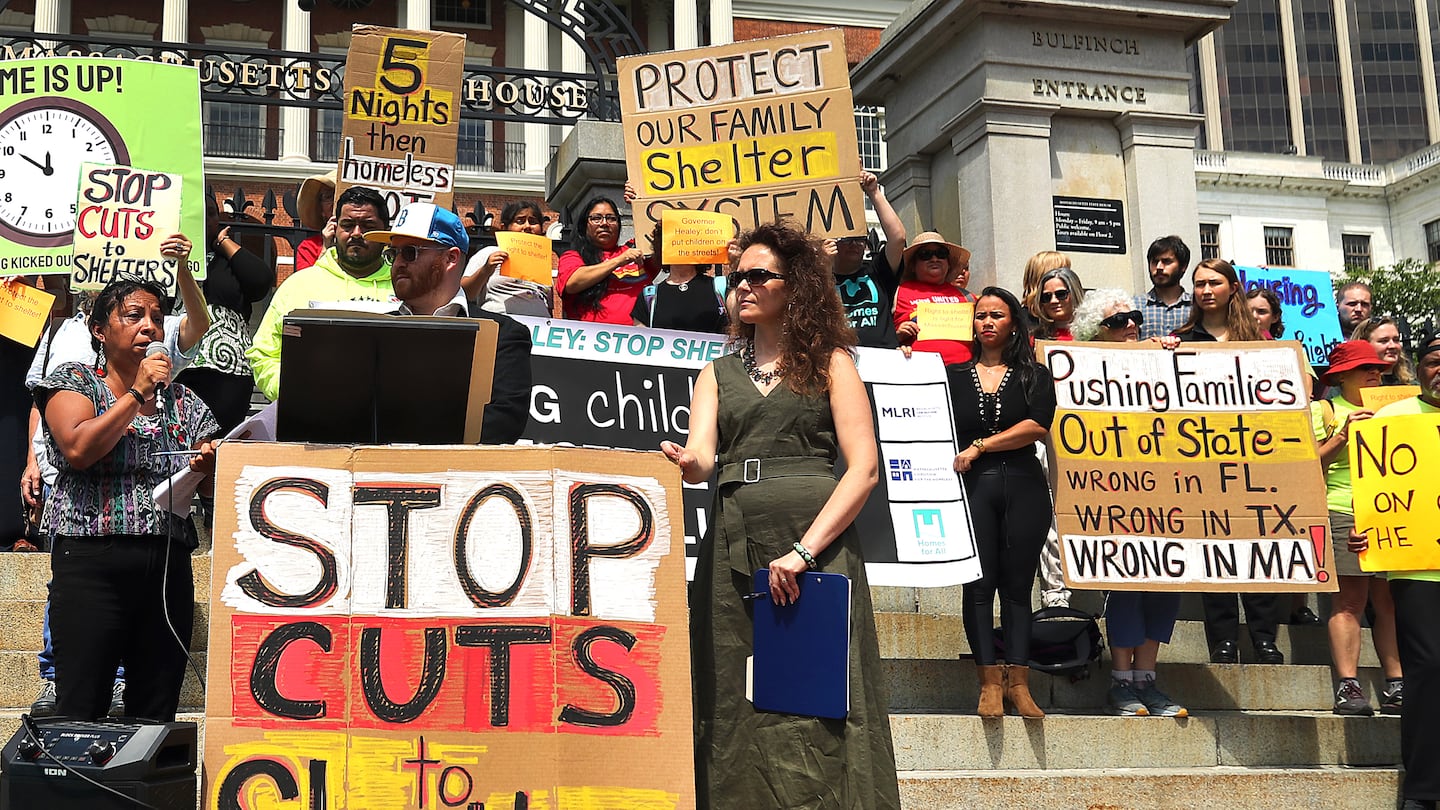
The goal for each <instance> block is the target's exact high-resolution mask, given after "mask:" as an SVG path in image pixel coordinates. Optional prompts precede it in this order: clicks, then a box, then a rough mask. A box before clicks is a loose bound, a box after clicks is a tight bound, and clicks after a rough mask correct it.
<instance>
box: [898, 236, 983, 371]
mask: <svg viewBox="0 0 1440 810" xmlns="http://www.w3.org/2000/svg"><path fill="white" fill-rule="evenodd" d="M903 256H904V259H903V264H902V265H901V267H902V270H901V272H900V287H899V289H897V290H896V291H895V313H894V316H895V337H896V339H897V340H898V341H899V342H900V345H901V347H903V349H904V351H905V352H906V353H907V354H908V353H909V352H910V351H911V350H919V351H922V352H938V353H939V354H940V357H941V358H942V359H943V360H944V361H945V365H947V366H948V365H952V364H955V363H964V362H966V361H968V360H969V359H970V357H971V350H970V341H968V340H960V339H956V338H953V337H946V338H938V339H937V338H935V337H932V336H931V333H933V332H934V331H935V329H934V327H931V328H930V329H929V333H922V331H921V328H922V324H921V323H920V319H919V317H918V315H917V312H916V310H917V308H918V306H919V305H920V304H922V303H929V304H932V305H938V306H939V307H946V308H949V307H959V306H960V305H961V304H972V305H973V304H974V303H975V296H974V295H971V294H970V292H969V291H968V290H966V289H963V288H961V287H959V286H957V285H956V283H955V281H956V279H957V278H958V277H959V276H960V274H961V272H962V271H965V272H966V273H967V274H968V271H969V269H970V251H968V250H966V249H965V248H963V247H960V246H959V245H956V244H951V243H950V242H947V241H945V237H943V236H941V235H940V234H938V233H936V232H935V231H926V232H925V233H922V234H920V235H919V236H917V237H915V241H914V242H912V243H910V246H909V247H907V248H905V253H904V254H903ZM973 312H974V309H973V307H972V309H971V313H973ZM954 320H955V321H957V322H962V323H970V321H971V318H970V317H964V316H962V317H958V318H956V319H954Z"/></svg>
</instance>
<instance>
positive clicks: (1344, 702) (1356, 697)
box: [1331, 679, 1375, 717]
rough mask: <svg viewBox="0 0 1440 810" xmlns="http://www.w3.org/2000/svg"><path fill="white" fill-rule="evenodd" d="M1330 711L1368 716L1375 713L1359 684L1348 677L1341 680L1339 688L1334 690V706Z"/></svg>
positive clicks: (1353, 715) (1346, 714) (1350, 715)
mask: <svg viewBox="0 0 1440 810" xmlns="http://www.w3.org/2000/svg"><path fill="white" fill-rule="evenodd" d="M1331 711H1333V712H1335V713H1336V714H1340V715H1345V716H1346V717H1370V716H1371V715H1373V714H1375V710H1374V709H1372V708H1370V700H1369V699H1368V698H1366V697H1365V693H1364V692H1363V691H1362V690H1361V689H1360V684H1359V683H1358V682H1356V681H1353V680H1349V679H1346V680H1343V681H1341V682H1340V688H1339V689H1336V690H1335V708H1333V709H1331Z"/></svg>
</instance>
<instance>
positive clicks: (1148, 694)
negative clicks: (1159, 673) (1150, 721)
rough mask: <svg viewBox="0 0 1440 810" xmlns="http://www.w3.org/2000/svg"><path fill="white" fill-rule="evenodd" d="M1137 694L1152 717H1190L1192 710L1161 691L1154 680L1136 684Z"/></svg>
mask: <svg viewBox="0 0 1440 810" xmlns="http://www.w3.org/2000/svg"><path fill="white" fill-rule="evenodd" d="M1135 696H1136V697H1138V698H1140V702H1141V703H1144V704H1145V708H1146V709H1147V710H1148V711H1149V712H1150V716H1151V717H1189V716H1190V710H1189V709H1186V708H1185V707H1184V706H1181V705H1180V704H1179V703H1176V702H1175V701H1173V700H1171V699H1170V696H1169V695H1167V694H1165V693H1164V692H1161V691H1160V690H1159V689H1158V688H1157V687H1156V686H1155V682H1154V681H1145V682H1144V683H1136V684H1135Z"/></svg>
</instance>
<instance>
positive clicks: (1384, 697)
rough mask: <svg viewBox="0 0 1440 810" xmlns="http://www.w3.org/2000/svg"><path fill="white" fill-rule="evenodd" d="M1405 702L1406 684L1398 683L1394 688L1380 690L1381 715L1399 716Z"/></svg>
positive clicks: (1388, 687)
mask: <svg viewBox="0 0 1440 810" xmlns="http://www.w3.org/2000/svg"><path fill="white" fill-rule="evenodd" d="M1404 702H1405V682H1404V681H1396V682H1395V685H1394V686H1387V687H1386V688H1384V689H1382V690H1380V713H1381V714H1399V713H1400V709H1401V706H1402V705H1403V704H1404Z"/></svg>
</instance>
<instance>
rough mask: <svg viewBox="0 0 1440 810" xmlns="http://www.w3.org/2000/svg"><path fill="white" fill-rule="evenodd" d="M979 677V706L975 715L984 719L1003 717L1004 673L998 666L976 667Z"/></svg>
mask: <svg viewBox="0 0 1440 810" xmlns="http://www.w3.org/2000/svg"><path fill="white" fill-rule="evenodd" d="M975 671H976V672H977V673H979V675H980V705H979V706H978V707H976V709H975V713H976V714H978V715H980V716H981V717H984V718H986V719H994V718H997V717H1004V716H1005V699H1004V691H1005V686H1004V672H1003V671H1001V669H1000V667H999V665H996V664H992V665H990V666H988V667H985V666H977V667H975Z"/></svg>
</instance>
